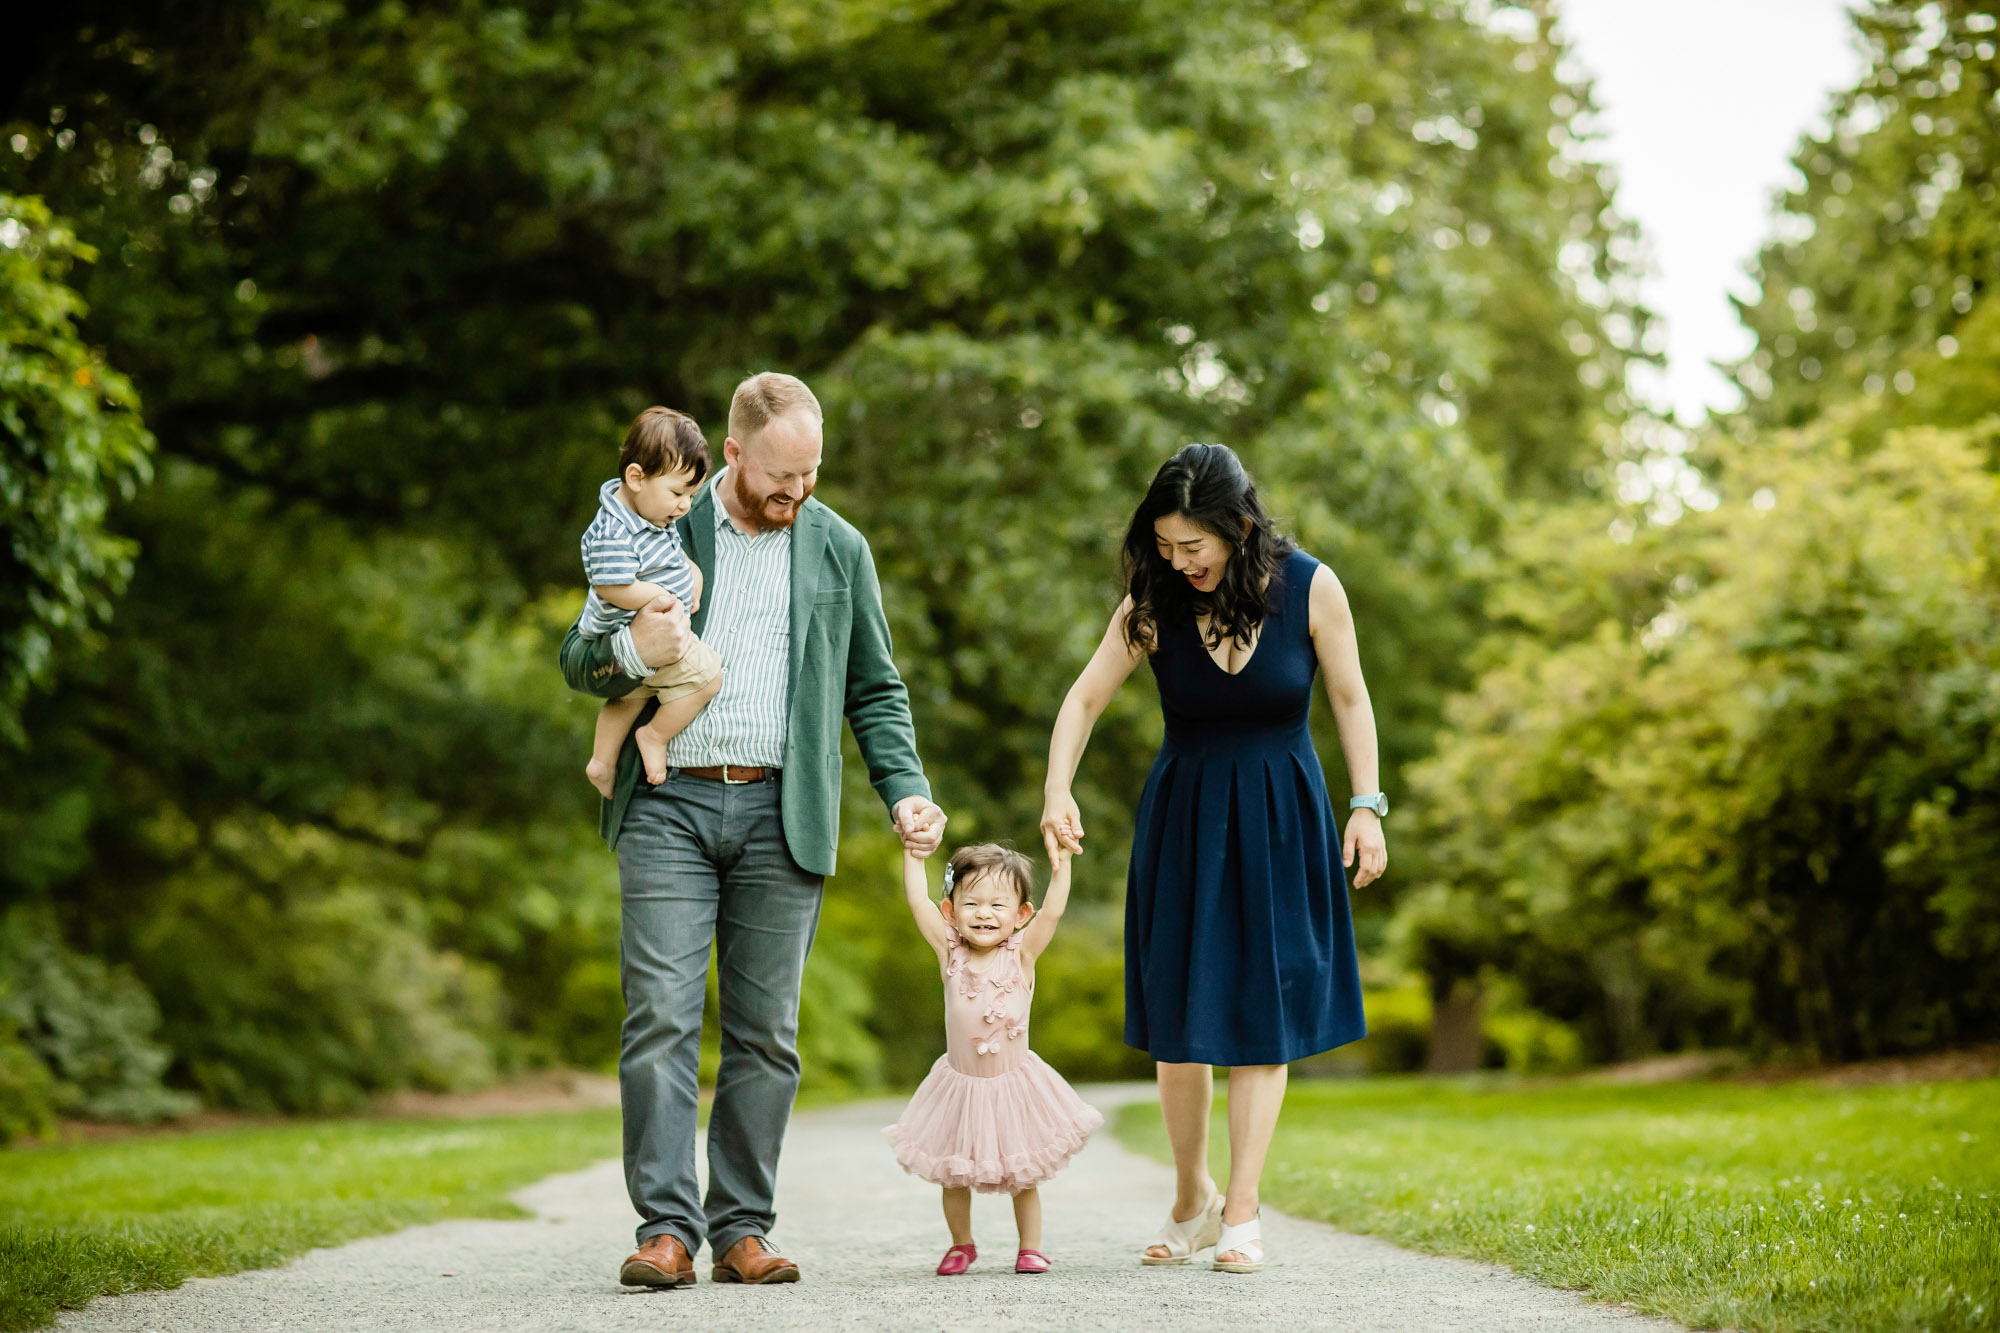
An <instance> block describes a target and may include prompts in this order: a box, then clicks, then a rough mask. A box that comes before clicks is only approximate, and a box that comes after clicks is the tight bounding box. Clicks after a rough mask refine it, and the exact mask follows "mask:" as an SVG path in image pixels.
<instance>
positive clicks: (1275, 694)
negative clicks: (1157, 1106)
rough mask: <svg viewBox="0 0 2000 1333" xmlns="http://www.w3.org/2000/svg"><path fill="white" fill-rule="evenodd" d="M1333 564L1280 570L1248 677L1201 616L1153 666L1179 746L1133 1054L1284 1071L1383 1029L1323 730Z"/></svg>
mask: <svg viewBox="0 0 2000 1333" xmlns="http://www.w3.org/2000/svg"><path fill="white" fill-rule="evenodd" d="M1318 568H1319V562H1318V561H1317V560H1315V559H1313V558H1312V557H1311V556H1309V555H1307V554H1306V553H1305V552H1303V551H1298V552H1294V553H1293V554H1292V555H1290V556H1288V557H1286V558H1285V559H1284V560H1283V561H1281V562H1280V564H1279V567H1278V571H1277V573H1276V574H1275V575H1274V576H1273V578H1272V580H1271V589H1270V598H1271V606H1270V610H1269V612H1268V613H1267V614H1266V616H1265V619H1264V624H1263V628H1262V630H1261V632H1260V635H1259V638H1258V641H1257V649H1256V651H1255V652H1254V653H1252V654H1251V656H1250V660H1249V661H1248V662H1247V663H1245V664H1244V667H1243V670H1242V671H1241V672H1239V673H1238V674H1236V675H1233V676H1232V675H1230V674H1229V673H1228V672H1227V671H1224V670H1223V669H1222V668H1221V667H1219V666H1217V665H1216V663H1215V659H1214V658H1212V657H1210V656H1209V655H1208V649H1207V648H1206V647H1205V646H1203V644H1202V641H1201V634H1200V631H1199V630H1198V629H1197V628H1196V626H1195V623H1194V617H1193V614H1192V613H1191V612H1190V613H1186V614H1184V615H1182V616H1181V617H1180V618H1178V619H1175V620H1172V621H1163V622H1162V623H1161V624H1160V626H1159V645H1158V647H1157V648H1156V649H1155V650H1154V652H1153V654H1152V657H1151V659H1150V660H1151V661H1152V664H1153V674H1154V676H1155V677H1156V678H1157V679H1158V680H1159V684H1160V705H1161V708H1162V710H1163V711H1164V712H1165V714H1166V721H1167V734H1166V740H1165V742H1164V743H1163V744H1162V745H1161V746H1160V754H1159V757H1158V758H1157V759H1155V760H1154V761H1153V768H1152V771H1151V772H1150V773H1148V774H1147V776H1146V789H1145V791H1144V793H1143V794H1142V795H1141V796H1140V797H1139V816H1138V827H1137V831H1136V833H1135V834H1134V837H1133V840H1132V869H1131V876H1130V879H1129V880H1128V882H1127V885H1126V893H1125V1041H1126V1044H1127V1045H1130V1046H1135V1047H1137V1048H1138V1049H1140V1050H1142V1051H1145V1052H1146V1053H1147V1054H1149V1055H1151V1056H1152V1057H1153V1058H1154V1059H1155V1060H1166V1061H1171V1062H1177V1063H1201V1064H1217V1065H1274V1064H1284V1063H1286V1062H1288V1061H1291V1060H1297V1059H1300V1058H1301V1057H1304V1056H1308V1055H1313V1054H1316V1053H1318V1052H1320V1051H1325V1050H1330V1049H1332V1048H1333V1047H1335V1046H1340V1045H1343V1044H1345V1043H1347V1042H1350V1041H1354V1040H1357V1039H1358V1038H1360V1037H1361V1036H1363V1035H1364V1034H1365V1033H1366V1032H1367V1026H1366V1024H1365V1022H1364V1021H1363V1019H1362V1016H1361V976H1360V971H1359V968H1358V966H1357V963H1356V959H1355V956H1354V923H1353V920H1352V919H1351V917H1350V916H1349V914H1348V906H1347V876H1346V873H1345V872H1344V871H1343V869H1342V868H1341V864H1340V837H1339V832H1338V827H1337V825H1336V824H1335V823H1334V818H1333V808H1332V806H1331V804H1330V803H1329V802H1328V800H1327V794H1326V778H1325V776H1324V775H1323V774H1322V773H1321V771H1320V766H1319V755H1318V753H1317V752H1315V751H1314V749H1313V745H1312V737H1311V734H1310V733H1309V732H1308V731H1307V729H1306V724H1307V720H1308V719H1309V718H1310V717H1311V716H1312V696H1313V679H1314V676H1315V674H1316V673H1317V671H1318V668H1319V659H1318V656H1317V655H1316V654H1315V653H1314V652H1313V644H1312V637H1311V634H1310V633H1309V623H1310V622H1309V620H1308V614H1309V613H1308V603H1307V599H1308V597H1309V596H1310V593H1311V588H1312V579H1313V573H1314V571H1315V570H1317V569H1318Z"/></svg>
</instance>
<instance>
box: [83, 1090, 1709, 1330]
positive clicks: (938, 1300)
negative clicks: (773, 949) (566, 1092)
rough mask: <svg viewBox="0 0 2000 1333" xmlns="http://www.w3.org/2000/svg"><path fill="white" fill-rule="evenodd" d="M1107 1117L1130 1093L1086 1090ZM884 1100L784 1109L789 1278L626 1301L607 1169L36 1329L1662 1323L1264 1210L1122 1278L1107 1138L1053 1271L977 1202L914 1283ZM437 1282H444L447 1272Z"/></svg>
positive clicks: (1087, 1165) (905, 1194)
mask: <svg viewBox="0 0 2000 1333" xmlns="http://www.w3.org/2000/svg"><path fill="white" fill-rule="evenodd" d="M1083 1091H1084V1092H1085V1095H1086V1096H1089V1097H1091V1099H1092V1100H1093V1101H1096V1102H1097V1104H1098V1105H1100V1106H1102V1107H1105V1108H1106V1109H1107V1110H1108V1109H1110V1107H1111V1106H1112V1105H1114V1104H1115V1103H1117V1102H1119V1101H1122V1100H1125V1099H1127V1098H1129V1097H1131V1096H1133V1095H1146V1094H1150V1088H1149V1087H1142V1088H1136V1089H1135V1088H1130V1087H1116V1088H1094V1089H1093V1088H1086V1089H1084V1090H1083ZM895 1113H896V1108H895V1107H894V1106H893V1105H891V1104H887V1103H882V1102H873V1103H866V1104H860V1105H850V1106H841V1107H836V1108H833V1109H829V1110H821V1111H811V1112H805V1113H801V1114H800V1115H798V1116H797V1117H795V1118H794V1119H793V1121H792V1129H791V1134H790V1138H789V1140H788V1142H787V1144H786V1148H785V1157H784V1164H783V1169H782V1171H781V1173H780V1177H779V1189H778V1216H779V1223H778V1229H777V1230H776V1231H775V1232H774V1233H773V1236H772V1239H773V1241H774V1242H775V1243H776V1244H777V1245H778V1246H779V1247H780V1248H781V1249H782V1250H783V1251H784V1252H785V1253H786V1254H789V1255H791V1256H792V1257H793V1258H795V1259H797V1260H798V1261H799V1263H800V1265H801V1266H802V1267H803V1269H804V1271H805V1277H804V1280H803V1281H801V1282H799V1283H797V1284H795V1285H791V1286H779V1287H741V1286H716V1285H713V1284H711V1283H710V1282H709V1281H708V1276H707V1275H708V1258H709V1256H708V1255H707V1254H705V1253H704V1254H703V1255H701V1256H700V1257H699V1258H698V1260H697V1265H698V1268H699V1270H700V1272H701V1274H702V1280H701V1282H700V1284H699V1285H697V1286H695V1287H692V1288H689V1289H686V1290H682V1291H670V1292H627V1291H625V1290H624V1289H622V1288H620V1287H619V1286H618V1282H617V1269H618V1263H619V1261H620V1260H621V1259H622V1258H623V1257H624V1256H625V1254H626V1253H627V1252H628V1251H629V1250H630V1249H631V1243H632V1221H633V1219H632V1214H631V1210H630V1207H629V1205H628V1204H627V1203H626V1201H625V1191H624V1185H623V1181H622V1179H621V1176H620V1173H619V1168H618V1164H617V1163H616V1162H605V1163H601V1164H599V1165H597V1166H593V1167H590V1168H588V1169H586V1170H583V1171H577V1172H573V1173H571V1174H568V1175H562V1176H554V1177H551V1178H550V1179H548V1180H544V1181H542V1182H541V1183H539V1184H537V1185H532V1186H530V1187H529V1188H527V1189H525V1190H523V1191H521V1193H520V1194H519V1195H517V1196H516V1197H517V1198H518V1199H519V1200H520V1202H521V1203H522V1204H524V1205H525V1206H526V1207H528V1208H529V1209H531V1210H532V1211H533V1212H534V1213H535V1214H536V1218H535V1220H533V1221H524V1222H493V1221H472V1222H442V1223H438V1224H436V1225H433V1226H424V1227H414V1228H411V1229H410V1230H408V1231H404V1232H400V1233H398V1234H396V1235H392V1236H379V1237H376V1238H375V1239H372V1240H363V1241H356V1242H355V1243H353V1244H350V1245H343V1246H341V1247H339V1248H338V1249H330V1250H316V1251H314V1252H313V1253H311V1254H308V1255H306V1256H305V1257H304V1258H302V1259H300V1260H298V1261H297V1262H295V1263H292V1264H289V1265H287V1266H285V1267H283V1268H277V1269H269V1270H265V1271H262V1272H254V1273H239V1274H237V1275H236V1276H234V1277H224V1278H205V1279H199V1280H196V1281H192V1282H189V1283H187V1284H186V1285H185V1286H183V1287H181V1288H179V1289H178V1290H175V1291H164V1292H148V1293H142V1294H139V1295H134V1296H120V1297H107V1298H105V1299H102V1300H98V1301H96V1302H94V1303H93V1304H92V1305H91V1306H90V1307H89V1308H88V1309H85V1310H82V1311H79V1312H77V1313H74V1314H71V1315H68V1316H65V1317H64V1318H63V1319H62V1320H61V1321H60V1323H59V1325H58V1327H60V1328H62V1329H65V1330H75V1331H76V1333H83V1331H84V1330H90V1331H91V1333H97V1331H98V1330H106V1331H108V1330H121V1331H129V1333H138V1331H139V1330H157V1333H183V1331H184V1330H186V1331H201V1333H207V1331H208V1330H215V1331H216V1333H221V1331H223V1330H228V1331H229V1333H238V1331H239V1330H264V1329H310V1330H314V1331H315V1333H318V1331H320V1330H350V1329H351V1330H410V1331H411V1333H416V1331H417V1330H423V1331H424V1333H473V1331H474V1330H480V1331H481V1333H484V1331H486V1330H520V1331H521V1333H530V1331H532V1333H554V1331H557V1330H597V1329H645V1330H654V1329H679V1328H686V1329H708V1328H717V1327H722V1328H730V1329H751V1330H765V1329H770V1330H778V1329H867V1330H871V1331H873V1333H881V1331H883V1330H890V1329H956V1328H966V1327H976V1326H986V1327H992V1328H998V1329H1023V1328H1033V1329H1043V1328H1049V1329H1056V1328H1060V1329H1141V1328H1143V1329H1190V1330H1193V1329H1202V1330H1209V1329H1219V1328H1240V1327H1245V1326H1248V1327H1260V1326H1261V1327H1273V1326H1282V1325H1288V1326H1290V1327H1293V1328H1341V1329H1351V1330H1376V1329H1380V1330H1396V1331H1397V1333H1409V1331H1412V1330H1433V1329H1437V1330H1442V1329H1478V1330H1509V1329H1518V1330H1524V1331H1525V1330H1534V1331H1535V1333H1549V1331H1550V1330H1599V1329H1602V1330H1619V1331H1620V1333H1652V1331H1655V1330H1670V1329H1673V1328H1674V1327H1675V1326H1674V1325H1671V1324H1666V1323H1663V1322H1660V1321H1657V1320H1650V1319H1641V1318H1639V1317H1637V1316H1635V1315H1632V1314H1630V1313H1628V1312H1626V1311H1623V1310H1618V1309H1612V1308H1607V1307H1604V1306H1595V1305H1589V1304H1586V1303H1585V1302H1583V1301H1582V1300H1579V1299H1578V1298H1577V1297H1575V1296H1574V1295H1572V1294H1570V1293H1568V1292H1561V1291H1552V1290H1550V1289H1548V1288H1545V1287H1540V1286H1537V1285H1535V1284H1534V1283H1533V1282H1530V1281H1528V1280H1527V1279H1525V1278H1520V1277H1516V1276H1514V1275H1512V1274H1510V1273H1508V1272H1506V1271H1505V1270H1503V1269H1498V1268H1491V1267H1487V1266H1486V1265H1483V1264H1474V1263H1468V1262H1465V1261H1463V1260H1457V1259H1439V1258H1434V1257H1430V1256H1427V1255H1420V1254H1414V1253H1411V1252H1410V1251H1408V1250H1401V1249H1397V1248H1396V1247H1395V1246H1393V1245H1389V1244H1387V1243H1385V1242H1382V1241H1378V1240H1371V1239H1368V1238H1366V1237H1361V1236H1351V1235H1347V1234H1344V1233H1342V1232H1339V1231H1335V1230H1333V1229H1332V1228H1330V1227H1326V1226H1322V1225H1319V1224H1318V1223H1313V1222H1304V1221H1300V1220H1298V1219H1296V1218H1290V1217H1286V1216H1283V1215H1282V1214H1278V1213H1274V1212H1273V1211H1272V1210H1270V1209H1266V1210H1265V1212H1264V1237H1265V1244H1266V1246H1267V1247H1268V1248H1269V1249H1270V1250H1271V1253H1272V1259H1273V1263H1272V1265H1271V1266H1270V1267H1269V1268H1267V1269H1266V1270H1265V1271H1264V1272H1263V1273H1261V1274H1257V1275H1254V1276H1235V1275H1231V1274H1226V1273H1216V1272H1212V1271H1210V1270H1209V1269H1208V1268H1207V1266H1206V1265H1205V1264H1197V1265H1189V1266H1188V1267H1185V1268H1142V1267H1140V1266H1139V1264H1138V1262H1137V1251H1138V1247H1139V1246H1140V1245H1141V1244H1143V1243H1144V1241H1145V1238H1146V1237H1148V1236H1149V1235H1150V1234H1151V1233H1152V1231H1153V1230H1154V1228H1156V1227H1157V1226H1158V1225H1159V1217H1160V1214H1161V1210H1162V1209H1163V1208H1164V1207H1165V1205H1166V1203H1167V1201H1168V1199H1169V1197H1170V1195H1171V1193H1172V1176H1171V1173H1170V1172H1169V1171H1168V1170H1167V1169H1166V1168H1165V1167H1163V1166H1161V1165H1159V1164H1158V1163H1156V1162H1152V1161H1149V1160H1146V1159H1143V1158H1140V1157H1138V1156H1136V1155H1134V1154H1132V1153H1129V1152H1127V1151H1125V1150H1124V1149H1123V1148H1121V1147H1120V1146H1119V1145H1118V1144H1117V1142H1116V1141H1115V1140H1114V1139H1113V1138H1112V1137H1111V1135H1110V1134H1109V1133H1108V1132H1100V1133H1099V1134H1098V1136H1097V1137H1096V1138H1095V1139H1094V1140H1093V1141H1092V1143H1091V1146H1090V1147H1089V1149H1087V1150H1086V1151H1085V1152H1083V1153H1082V1154H1081V1155H1080V1156H1078V1157H1077V1159H1076V1160H1075V1161H1074V1162H1073V1163H1072V1164H1071V1166H1070V1168H1069V1169H1068V1170H1067V1171H1065V1172H1064V1173H1063V1174H1062V1175H1061V1176H1059V1177H1058V1178H1057V1179H1056V1180H1055V1181H1054V1182H1052V1183H1051V1184H1050V1185H1048V1186H1046V1187H1045V1188H1044V1189H1043V1191H1042V1193H1043V1199H1044V1205H1043V1206H1044V1209H1045V1211H1046V1221H1045V1224H1044V1230H1045V1233H1046V1238H1045V1244H1044V1248H1045V1249H1046V1250H1047V1251H1048V1252H1049V1255H1050V1257H1051V1258H1052V1259H1053V1260H1054V1261H1055V1270H1054V1271H1053V1272H1052V1273H1049V1274H1048V1275H1046V1276H1042V1277H1016V1276H1015V1275H1014V1273H1013V1271H1012V1269H1013V1245H1012V1241H1013V1217H1012V1214H1011V1212H1010V1211H1009V1209H1008V1206H1007V1201H1006V1199H1005V1198H1004V1197H1001V1198H985V1197H981V1198H979V1199H978V1200H977V1201H976V1203H975V1209H974V1223H975V1227H976V1230H977V1234H978V1235H979V1236H980V1238H981V1241H982V1246H983V1248H982V1251H981V1255H980V1260H979V1263H978V1265H977V1266H976V1267H975V1268H974V1269H973V1270H972V1272H971V1273H970V1274H968V1275H966V1276H965V1277H962V1278H958V1279H955V1280H947V1279H941V1278H938V1277H934V1276H933V1275H932V1273H931V1269H932V1268H933V1267H934V1266H935V1265H936V1263H937V1260H938V1256H939V1255H940V1254H942V1253H943V1252H944V1247H945V1244H946V1242H947V1239H948V1238H947V1236H946V1234H945V1230H944V1224H943V1221H942V1220H941V1218H940V1217H939V1214H938V1202H937V1191H936V1190H935V1189H934V1188H932V1187H931V1186H928V1185H924V1184H922V1183H920V1182H917V1181H914V1180H911V1179H909V1178H908V1177H906V1176H904V1175H903V1174H902V1172H901V1171H900V1170H898V1169H897V1167H896V1165H895V1162H894V1160H893V1159H892V1158H891V1157H890V1155H889V1150H888V1147H887V1145H886V1143H885V1142H884V1140H883V1139H882V1136H881V1135H880V1133H879V1132H878V1130H879V1129H880V1127H881V1126H882V1125H884V1124H887V1123H888V1122H889V1121H890V1120H892V1119H894V1118H895ZM448 1275H449V1276H448Z"/></svg>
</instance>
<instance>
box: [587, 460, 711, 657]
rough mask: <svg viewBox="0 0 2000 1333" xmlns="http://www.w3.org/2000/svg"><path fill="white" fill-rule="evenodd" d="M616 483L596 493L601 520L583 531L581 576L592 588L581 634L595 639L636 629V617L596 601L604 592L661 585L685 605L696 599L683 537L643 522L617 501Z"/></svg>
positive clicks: (617, 488)
mask: <svg viewBox="0 0 2000 1333" xmlns="http://www.w3.org/2000/svg"><path fill="white" fill-rule="evenodd" d="M623 484H624V483H623V482H621V481H620V480H619V479H618V478H617V477H613V478H612V479H611V480H610V481H607V482H605V483H604V484H603V485H602V486H600V487H598V488H597V517H595V518H593V519H592V520H591V521H590V526H589V527H587V528H585V529H584V530H583V576H584V579H585V580H586V581H587V582H588V583H589V584H590V585H591V588H590V595H589V596H588V597H586V598H584V602H583V618H582V619H581V620H579V621H577V623H576V629H577V633H579V634H581V635H583V637H584V638H586V639H595V638H599V637H601V636H603V635H606V634H609V633H611V632H612V631H613V630H616V629H622V628H623V627H625V626H627V625H630V624H631V623H632V617H633V616H634V615H635V614H636V613H635V612H632V611H627V610H626V609H625V608H624V607H622V606H613V605H612V604H611V603H610V602H607V601H605V600H604V599H603V598H602V597H599V596H598V595H597V590H598V588H600V587H604V588H610V587H618V586H622V585H624V584H627V583H657V584H658V585H659V586H660V587H662V588H665V589H666V590H667V591H668V592H670V593H672V594H673V595H674V596H676V597H678V598H680V600H681V603H682V605H686V604H687V603H688V602H689V601H691V600H692V599H693V597H694V566H693V565H692V564H690V563H689V561H688V558H687V552H685V551H683V550H682V549H681V536H680V534H679V533H678V532H675V531H674V530H673V528H672V527H664V528H663V527H660V526H658V525H657V524H654V523H649V522H647V521H646V520H645V519H643V518H641V517H640V516H639V515H638V513H637V512H635V511H634V510H632V509H630V508H628V507H627V506H626V504H625V502H624V501H623V500H621V499H619V498H618V492H619V488H620V487H621V486H622V485H623Z"/></svg>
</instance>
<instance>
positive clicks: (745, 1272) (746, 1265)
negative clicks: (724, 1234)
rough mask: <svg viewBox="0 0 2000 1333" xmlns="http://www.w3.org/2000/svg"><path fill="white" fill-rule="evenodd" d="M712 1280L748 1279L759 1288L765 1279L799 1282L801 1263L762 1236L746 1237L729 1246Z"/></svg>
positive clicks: (710, 1275) (744, 1280) (736, 1280)
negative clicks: (793, 1260) (783, 1253)
mask: <svg viewBox="0 0 2000 1333" xmlns="http://www.w3.org/2000/svg"><path fill="white" fill-rule="evenodd" d="M708 1276H709V1279H710V1280H711V1281H714V1282H747V1283H749V1284H750V1285H751V1286H753V1287H759V1286H762V1285H763V1284H765V1283H766V1282H797V1281H798V1280H799V1266H798V1265H797V1264H795V1263H793V1262H792V1261H791V1260H790V1259H787V1258H786V1257H785V1256H784V1255H782V1254H779V1253H778V1252H777V1251H776V1250H774V1249H772V1248H771V1242H770V1241H768V1240H765V1239H764V1238H763V1237H762V1236H745V1237H744V1238H743V1239H742V1240H739V1241H737V1242H736V1243H735V1244H734V1245H732V1246H730V1247H729V1253H728V1254H725V1255H723V1256H722V1259H721V1261H720V1262H718V1263H717V1264H716V1265H715V1271H714V1272H712V1273H710V1274H709V1275H708Z"/></svg>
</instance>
